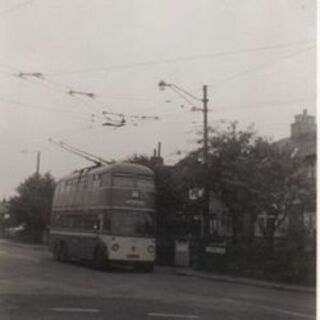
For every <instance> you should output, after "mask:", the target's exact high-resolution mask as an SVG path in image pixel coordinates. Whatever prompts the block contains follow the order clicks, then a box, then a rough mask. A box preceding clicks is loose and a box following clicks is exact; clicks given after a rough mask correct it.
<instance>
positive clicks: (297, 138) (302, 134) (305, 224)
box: [255, 110, 317, 238]
mask: <svg viewBox="0 0 320 320" xmlns="http://www.w3.org/2000/svg"><path fill="white" fill-rule="evenodd" d="M316 141H317V125H316V120H315V117H314V116H311V115H309V114H308V113H307V110H303V113H302V114H298V115H296V116H295V120H294V122H293V123H292V124H291V134H290V137H287V138H284V139H281V140H279V141H277V142H276V143H275V145H276V146H278V147H279V148H289V150H291V152H292V157H299V158H300V159H301V160H302V167H301V172H302V173H303V175H304V177H305V179H306V181H307V182H309V183H310V184H311V185H313V186H314V187H315V186H316V160H317V148H316V146H317V142H316ZM299 205H300V203H298V202H297V203H296V204H295V206H294V207H293V208H292V209H291V212H290V216H289V217H286V218H284V219H283V221H282V222H281V224H280V225H279V228H278V229H277V231H276V233H275V237H276V238H283V237H285V236H287V235H288V232H290V231H295V230H297V229H299V228H300V229H301V228H303V229H304V230H305V231H306V232H307V233H308V234H309V236H310V238H313V237H314V236H315V230H316V212H315V209H302V208H300V207H299ZM301 210H303V215H301ZM269 219H273V218H272V217H268V215H266V214H265V213H262V214H261V215H260V216H259V217H258V221H257V223H256V225H255V235H256V236H257V237H259V236H261V235H262V233H261V229H260V227H259V225H263V226H264V227H266V225H267V224H268V220H269Z"/></svg>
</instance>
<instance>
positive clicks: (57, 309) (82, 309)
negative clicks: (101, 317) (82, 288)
mask: <svg viewBox="0 0 320 320" xmlns="http://www.w3.org/2000/svg"><path fill="white" fill-rule="evenodd" d="M50 310H52V311H56V312H89V313H90V312H91V313H97V312H100V310H99V309H94V308H60V307H56V308H51V309H50Z"/></svg>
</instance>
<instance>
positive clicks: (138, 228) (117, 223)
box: [111, 211, 153, 236]
mask: <svg viewBox="0 0 320 320" xmlns="http://www.w3.org/2000/svg"><path fill="white" fill-rule="evenodd" d="M111 233H113V234H116V235H121V236H151V235H152V234H153V224H152V217H151V214H150V213H148V212H138V211H115V212H113V213H112V216H111Z"/></svg>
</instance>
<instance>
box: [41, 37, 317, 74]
mask: <svg viewBox="0 0 320 320" xmlns="http://www.w3.org/2000/svg"><path fill="white" fill-rule="evenodd" d="M314 42H315V41H311V40H309V41H297V42H291V43H290V42H289V43H282V44H275V45H268V46H260V47H254V48H245V49H238V50H230V51H221V52H216V53H211V54H210V53H209V54H199V55H190V56H185V57H176V58H171V59H161V60H150V61H145V62H138V63H132V64H123V65H113V66H107V67H97V68H88V69H78V70H73V71H65V72H46V74H47V75H50V76H61V75H70V74H83V73H93V72H105V71H111V70H121V69H130V68H137V67H145V66H152V65H160V64H167V63H175V62H183V61H189V60H197V59H205V58H212V57H224V56H232V55H238V54H243V53H251V52H257V51H265V50H274V49H283V48H290V47H293V46H297V45H305V44H307V43H314Z"/></svg>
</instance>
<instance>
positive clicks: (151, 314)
mask: <svg viewBox="0 0 320 320" xmlns="http://www.w3.org/2000/svg"><path fill="white" fill-rule="evenodd" d="M147 315H148V316H149V317H159V318H183V319H199V318H200V317H199V316H198V315H195V314H176V313H158V312H149V313H147Z"/></svg>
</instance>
